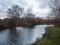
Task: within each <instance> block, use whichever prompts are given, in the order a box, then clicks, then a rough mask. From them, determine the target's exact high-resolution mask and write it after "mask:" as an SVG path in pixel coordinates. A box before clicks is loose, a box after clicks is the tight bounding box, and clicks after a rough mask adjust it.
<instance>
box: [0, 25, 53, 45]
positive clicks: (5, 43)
mask: <svg viewBox="0 0 60 45" xmlns="http://www.w3.org/2000/svg"><path fill="white" fill-rule="evenodd" d="M48 26H53V25H36V26H35V27H33V28H24V27H16V29H4V30H1V31H0V45H29V44H31V43H34V42H35V41H36V40H37V38H42V36H43V34H45V28H46V27H48Z"/></svg>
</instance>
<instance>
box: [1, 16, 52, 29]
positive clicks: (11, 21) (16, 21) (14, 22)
mask: <svg viewBox="0 0 60 45" xmlns="http://www.w3.org/2000/svg"><path fill="white" fill-rule="evenodd" d="M48 23H50V24H52V20H47V19H42V18H40V17H36V18H34V19H29V18H16V17H15V18H14V17H13V18H5V19H3V20H2V19H0V29H5V28H12V27H19V26H21V27H33V26H35V25H39V24H48Z"/></svg>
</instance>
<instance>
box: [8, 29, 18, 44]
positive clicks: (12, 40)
mask: <svg viewBox="0 0 60 45" xmlns="http://www.w3.org/2000/svg"><path fill="white" fill-rule="evenodd" d="M17 39H18V34H17V30H16V28H11V29H9V35H8V44H9V45H18V40H17Z"/></svg>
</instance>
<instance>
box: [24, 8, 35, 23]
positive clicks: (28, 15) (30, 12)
mask: <svg viewBox="0 0 60 45" xmlns="http://www.w3.org/2000/svg"><path fill="white" fill-rule="evenodd" d="M32 12H33V11H32V10H31V9H28V10H27V14H26V16H25V17H26V18H28V22H32V21H33V20H34V18H35V15H34V14H33V13H32Z"/></svg>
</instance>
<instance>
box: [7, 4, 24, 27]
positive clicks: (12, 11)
mask: <svg viewBox="0 0 60 45" xmlns="http://www.w3.org/2000/svg"><path fill="white" fill-rule="evenodd" d="M22 12H23V8H21V7H19V6H18V5H13V6H12V7H11V8H9V9H8V10H7V13H8V15H7V16H8V17H10V21H9V26H10V27H16V20H17V18H20V15H21V14H22Z"/></svg>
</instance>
